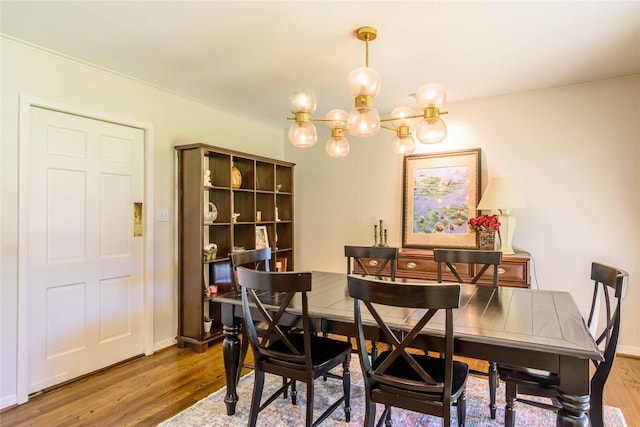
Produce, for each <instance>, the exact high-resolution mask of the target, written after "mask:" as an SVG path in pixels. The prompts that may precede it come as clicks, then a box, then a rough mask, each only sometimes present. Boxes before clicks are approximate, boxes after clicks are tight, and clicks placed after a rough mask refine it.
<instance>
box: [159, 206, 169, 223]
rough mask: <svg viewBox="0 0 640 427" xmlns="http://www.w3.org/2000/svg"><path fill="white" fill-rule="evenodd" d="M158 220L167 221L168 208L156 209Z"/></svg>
mask: <svg viewBox="0 0 640 427" xmlns="http://www.w3.org/2000/svg"><path fill="white" fill-rule="evenodd" d="M158 221H159V222H168V221H169V209H158Z"/></svg>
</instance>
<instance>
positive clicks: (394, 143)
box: [391, 135, 416, 155]
mask: <svg viewBox="0 0 640 427" xmlns="http://www.w3.org/2000/svg"><path fill="white" fill-rule="evenodd" d="M415 149H416V143H415V140H414V139H413V136H411V135H402V136H399V135H396V136H394V137H393V139H392V140H391V150H392V151H393V152H394V153H395V154H401V155H406V154H411V153H413V152H414V151H415Z"/></svg>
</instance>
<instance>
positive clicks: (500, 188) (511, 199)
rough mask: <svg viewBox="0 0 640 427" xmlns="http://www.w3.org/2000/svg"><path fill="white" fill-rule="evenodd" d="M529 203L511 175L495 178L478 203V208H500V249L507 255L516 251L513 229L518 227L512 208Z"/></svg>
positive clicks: (521, 206)
mask: <svg viewBox="0 0 640 427" xmlns="http://www.w3.org/2000/svg"><path fill="white" fill-rule="evenodd" d="M525 207H527V203H526V201H525V200H524V197H522V194H520V192H519V191H518V189H517V188H516V185H515V182H514V181H513V179H512V178H509V177H498V178H493V179H491V181H489V185H487V188H486V189H485V190H484V194H483V195H482V198H481V199H480V203H478V210H489V209H492V210H499V211H500V215H499V217H498V220H499V221H500V231H499V232H498V233H499V235H500V250H501V251H502V253H503V254H505V255H512V254H514V253H515V252H514V251H513V248H512V247H511V239H512V237H513V231H514V230H515V228H516V218H515V217H514V216H513V215H511V213H510V210H511V209H517V208H525Z"/></svg>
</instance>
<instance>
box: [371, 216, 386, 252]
mask: <svg viewBox="0 0 640 427" xmlns="http://www.w3.org/2000/svg"><path fill="white" fill-rule="evenodd" d="M373 238H374V241H375V243H374V244H373V246H374V247H378V248H388V247H389V245H388V244H387V229H386V228H384V225H383V223H382V220H380V226H379V227H378V224H374V226H373Z"/></svg>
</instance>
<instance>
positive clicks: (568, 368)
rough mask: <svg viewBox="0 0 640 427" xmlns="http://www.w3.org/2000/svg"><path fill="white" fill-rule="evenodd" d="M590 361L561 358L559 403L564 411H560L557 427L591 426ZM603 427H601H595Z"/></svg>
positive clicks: (567, 357)
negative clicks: (589, 415)
mask: <svg viewBox="0 0 640 427" xmlns="http://www.w3.org/2000/svg"><path fill="white" fill-rule="evenodd" d="M589 363H590V362H589V360H586V359H576V358H574V357H569V356H560V387H559V389H558V402H560V405H562V409H560V410H559V411H558V417H557V420H556V426H558V427H560V426H563V427H569V426H571V427H577V426H581V427H588V426H589V425H591V424H590V422H589V417H588V416H587V414H588V413H589V407H590V401H591V398H590V396H589V390H590V377H589ZM593 427H601V426H593Z"/></svg>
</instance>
